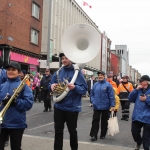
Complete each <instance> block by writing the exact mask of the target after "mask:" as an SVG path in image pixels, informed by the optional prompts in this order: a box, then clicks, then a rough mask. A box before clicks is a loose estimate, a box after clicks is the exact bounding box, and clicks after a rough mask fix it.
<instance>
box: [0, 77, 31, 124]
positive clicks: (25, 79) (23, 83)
mask: <svg viewBox="0 0 150 150" xmlns="http://www.w3.org/2000/svg"><path fill="white" fill-rule="evenodd" d="M27 79H29V75H26V76H25V77H24V79H23V80H22V81H21V83H20V85H19V86H18V88H17V89H16V90H15V91H14V93H13V95H12V96H11V98H10V99H9V101H8V102H7V104H6V105H5V107H4V108H3V110H2V111H1V112H0V124H1V123H2V121H3V118H4V115H5V113H6V111H7V109H8V108H9V107H10V104H11V103H12V101H13V100H14V99H16V98H17V96H18V94H19V93H20V92H21V90H22V89H23V87H24V86H25V84H26V81H27Z"/></svg>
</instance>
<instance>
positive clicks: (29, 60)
mask: <svg viewBox="0 0 150 150" xmlns="http://www.w3.org/2000/svg"><path fill="white" fill-rule="evenodd" d="M12 61H15V62H19V63H20V64H21V70H26V72H30V73H32V74H34V75H35V73H36V72H37V71H38V67H39V62H38V59H37V58H34V57H30V56H27V55H23V54H18V53H15V52H10V62H12Z"/></svg>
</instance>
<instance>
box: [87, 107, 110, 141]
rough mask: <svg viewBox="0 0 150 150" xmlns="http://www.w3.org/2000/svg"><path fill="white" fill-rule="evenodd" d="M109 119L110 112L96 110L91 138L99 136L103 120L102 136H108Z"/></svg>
mask: <svg viewBox="0 0 150 150" xmlns="http://www.w3.org/2000/svg"><path fill="white" fill-rule="evenodd" d="M108 118H109V110H94V114H93V120H92V128H91V132H90V136H91V137H93V136H95V137H96V138H97V134H98V131H99V123H100V119H101V134H100V136H104V137H105V136H106V133H107V126H108Z"/></svg>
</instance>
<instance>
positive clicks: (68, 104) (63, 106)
mask: <svg viewBox="0 0 150 150" xmlns="http://www.w3.org/2000/svg"><path fill="white" fill-rule="evenodd" d="M74 72H75V71H74V67H73V66H71V67H69V68H67V67H63V68H62V69H61V70H60V71H59V79H60V81H62V82H63V78H65V79H68V81H69V82H70V81H71V80H72V78H73V75H74ZM54 83H58V80H57V76H56V73H54V75H53V76H52V80H51V82H50V84H49V89H50V90H51V85H52V84H54ZM74 85H75V88H74V89H73V90H70V91H69V92H68V94H67V95H66V97H65V98H64V99H63V100H61V101H60V102H57V103H55V107H56V108H57V109H60V110H64V111H69V112H80V111H81V98H82V95H85V94H86V92H87V88H88V87H87V84H86V81H85V79H84V76H83V74H82V72H81V71H79V73H78V76H77V79H76V81H75V83H74Z"/></svg>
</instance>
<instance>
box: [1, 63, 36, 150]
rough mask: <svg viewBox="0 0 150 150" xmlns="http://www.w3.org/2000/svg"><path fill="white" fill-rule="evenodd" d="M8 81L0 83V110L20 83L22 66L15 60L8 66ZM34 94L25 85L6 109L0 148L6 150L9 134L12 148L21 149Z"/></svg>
mask: <svg viewBox="0 0 150 150" xmlns="http://www.w3.org/2000/svg"><path fill="white" fill-rule="evenodd" d="M6 70H7V71H6V73H7V77H8V79H7V81H6V82H5V83H4V84H1V85H0V101H1V106H0V111H2V110H3V108H4V107H5V105H6V104H7V102H8V101H9V99H10V98H11V96H12V95H13V92H14V90H15V89H17V87H18V86H19V85H20V83H21V81H20V71H21V67H20V65H19V64H18V63H16V62H13V63H11V64H9V65H8V66H6ZM33 101H34V100H33V94H32V91H31V89H30V88H29V87H28V86H27V85H25V86H24V88H23V89H22V91H21V92H20V93H19V95H18V97H17V98H16V99H14V100H13V102H12V103H11V105H10V107H9V108H8V110H7V111H6V113H5V115H4V118H3V122H2V124H1V133H0V150H4V144H5V141H6V138H7V137H8V135H9V136H10V143H11V150H21V141H22V135H23V132H24V130H25V128H27V124H26V111H28V110H30V109H31V107H32V105H33Z"/></svg>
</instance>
